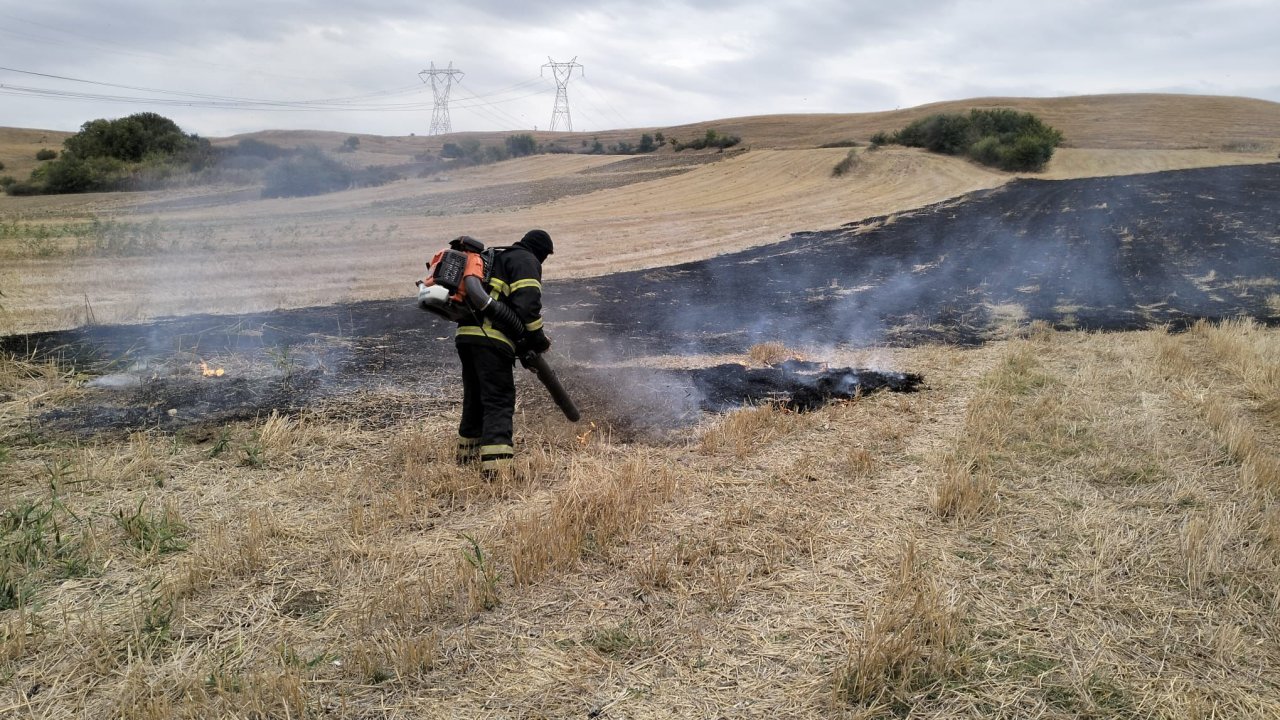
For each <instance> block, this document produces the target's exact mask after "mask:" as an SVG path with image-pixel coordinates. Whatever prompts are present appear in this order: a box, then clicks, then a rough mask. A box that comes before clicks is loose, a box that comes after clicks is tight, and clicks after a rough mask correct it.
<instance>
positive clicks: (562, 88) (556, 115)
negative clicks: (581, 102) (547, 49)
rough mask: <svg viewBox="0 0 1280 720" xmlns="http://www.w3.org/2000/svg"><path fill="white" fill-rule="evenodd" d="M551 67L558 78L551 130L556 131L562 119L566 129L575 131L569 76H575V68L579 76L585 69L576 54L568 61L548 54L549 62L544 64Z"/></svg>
mask: <svg viewBox="0 0 1280 720" xmlns="http://www.w3.org/2000/svg"><path fill="white" fill-rule="evenodd" d="M542 67H543V69H544V70H545V69H546V68H551V73H552V74H553V75H555V78H556V104H555V107H554V108H552V110H551V128H550V129H551V130H552V131H554V130H556V129H557V128H559V127H560V123H561V121H563V122H564V126H565V129H566V130H568V131H569V132H573V118H571V117H570V116H569V78H571V77H573V69H574V68H577V69H578V74H579V76H581V75H583V74H584V73H585V71H584V70H583V68H582V66H581V65H579V64H578V57H577V56H576V55H575V56H574V58H573V59H572V60H570V61H569V62H567V63H558V62H556V61H555V60H552V59H551V56H549V55H548V56H547V64H546V65H543V66H542Z"/></svg>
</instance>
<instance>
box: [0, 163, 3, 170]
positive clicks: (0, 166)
mask: <svg viewBox="0 0 1280 720" xmlns="http://www.w3.org/2000/svg"><path fill="white" fill-rule="evenodd" d="M3 169H4V163H2V162H0V170H3Z"/></svg>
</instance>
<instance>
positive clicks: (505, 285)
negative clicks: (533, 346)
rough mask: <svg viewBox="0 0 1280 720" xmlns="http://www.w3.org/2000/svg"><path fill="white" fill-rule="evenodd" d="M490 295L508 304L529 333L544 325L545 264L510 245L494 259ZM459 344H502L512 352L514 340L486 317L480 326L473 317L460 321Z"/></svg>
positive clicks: (457, 335)
mask: <svg viewBox="0 0 1280 720" xmlns="http://www.w3.org/2000/svg"><path fill="white" fill-rule="evenodd" d="M489 297H491V298H493V299H494V300H495V301H497V302H503V303H506V304H507V306H508V307H510V308H511V309H512V310H513V311H515V314H516V317H518V318H520V321H521V322H522V323H524V329H525V331H526V332H533V331H535V330H539V329H541V328H542V263H540V262H538V258H536V257H534V255H533V253H531V252H529V251H528V250H525V249H524V248H522V247H511V248H507V249H505V250H503V251H501V252H499V253H498V254H497V256H496V257H494V259H493V273H492V277H491V278H490V280H489ZM454 341H455V342H457V343H481V344H491V345H500V346H503V347H506V348H508V349H510V350H512V351H513V352H514V351H515V347H516V346H515V339H514V338H510V337H508V336H507V335H506V334H505V333H503V332H502V331H501V330H498V329H497V328H495V327H494V326H493V323H492V322H491V321H490V320H489V319H488V318H485V319H484V321H483V323H481V324H479V325H477V324H476V323H475V320H474V319H469V320H464V321H462V322H460V323H458V330H457V332H456V333H454Z"/></svg>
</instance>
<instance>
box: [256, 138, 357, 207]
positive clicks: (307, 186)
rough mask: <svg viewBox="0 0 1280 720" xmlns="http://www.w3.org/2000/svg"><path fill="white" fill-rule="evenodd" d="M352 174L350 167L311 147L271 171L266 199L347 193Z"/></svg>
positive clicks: (264, 192)
mask: <svg viewBox="0 0 1280 720" xmlns="http://www.w3.org/2000/svg"><path fill="white" fill-rule="evenodd" d="M351 182H352V173H351V169H350V168H348V167H347V166H346V165H343V164H342V163H340V162H338V161H337V160H334V159H333V158H331V157H329V156H328V155H325V154H324V152H323V151H321V150H320V149H319V148H317V147H309V148H306V149H304V150H302V151H301V152H300V153H298V154H297V155H295V156H293V157H291V158H288V159H285V160H281V161H279V162H277V163H276V164H275V165H274V166H272V167H271V168H270V169H269V170H267V176H266V184H265V185H264V186H263V188H262V196H263V197H268V198H272V197H304V196H308V195H322V194H324V193H330V192H336V191H338V190H346V189H347V188H349V187H351Z"/></svg>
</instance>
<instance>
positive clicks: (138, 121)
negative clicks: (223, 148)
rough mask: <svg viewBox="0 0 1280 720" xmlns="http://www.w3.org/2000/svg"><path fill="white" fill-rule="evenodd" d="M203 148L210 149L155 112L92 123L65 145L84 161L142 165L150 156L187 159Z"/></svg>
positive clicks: (205, 141)
mask: <svg viewBox="0 0 1280 720" xmlns="http://www.w3.org/2000/svg"><path fill="white" fill-rule="evenodd" d="M201 144H204V145H208V141H207V140H201V139H200V138H198V137H197V136H195V135H187V134H185V133H183V132H182V129H181V128H179V127H178V124H177V123H175V122H174V121H172V120H170V119H169V118H167V117H164V116H163V115H158V114H156V113H152V112H144V113H137V114H135V115H130V116H128V117H124V118H118V119H115V120H90V121H89V122H87V123H85V124H84V125H81V126H80V131H79V132H77V133H76V134H75V135H72V136H71V137H69V138H67V139H66V140H64V141H63V142H62V145H63V147H64V148H66V150H67V152H69V153H71V154H73V155H78V156H80V157H82V158H90V157H111V158H116V159H117V160H124V161H126V162H141V161H142V159H143V158H145V157H147V156H148V155H161V156H165V157H175V156H181V157H183V158H184V159H185V157H186V155H187V153H188V152H189V151H191V150H193V149H194V148H195V146H197V145H201Z"/></svg>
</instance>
